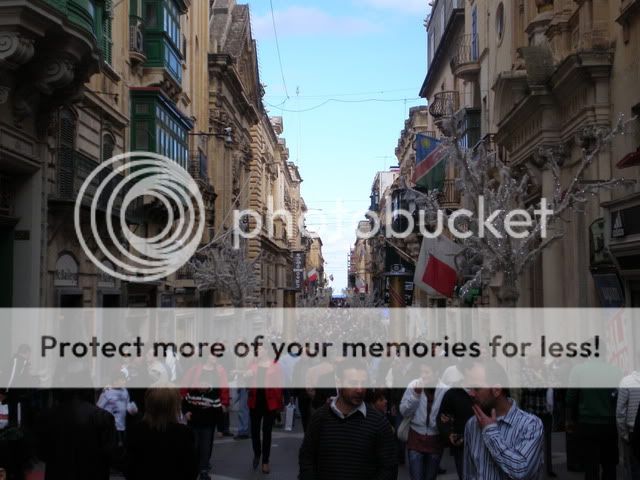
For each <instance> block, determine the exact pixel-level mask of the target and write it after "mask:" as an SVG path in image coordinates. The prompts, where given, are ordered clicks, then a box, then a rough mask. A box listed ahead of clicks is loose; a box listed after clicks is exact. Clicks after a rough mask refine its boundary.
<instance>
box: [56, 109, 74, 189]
mask: <svg viewBox="0 0 640 480" xmlns="http://www.w3.org/2000/svg"><path fill="white" fill-rule="evenodd" d="M59 128H60V131H59V134H58V195H60V197H62V198H73V193H74V188H73V187H74V185H73V178H74V155H73V147H74V144H75V135H76V118H75V116H74V115H73V113H72V112H70V111H69V110H62V111H61V112H60V123H59Z"/></svg>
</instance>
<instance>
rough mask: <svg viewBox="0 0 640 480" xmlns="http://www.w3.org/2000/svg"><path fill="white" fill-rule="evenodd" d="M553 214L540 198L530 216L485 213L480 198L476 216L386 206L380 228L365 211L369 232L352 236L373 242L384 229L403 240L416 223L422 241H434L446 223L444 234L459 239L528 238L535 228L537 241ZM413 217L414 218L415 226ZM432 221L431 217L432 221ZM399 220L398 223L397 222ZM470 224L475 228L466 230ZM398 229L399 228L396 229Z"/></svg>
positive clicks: (513, 212) (375, 218) (465, 211)
mask: <svg viewBox="0 0 640 480" xmlns="http://www.w3.org/2000/svg"><path fill="white" fill-rule="evenodd" d="M553 214H554V211H553V210H552V209H550V208H549V206H548V203H547V199H546V198H544V197H543V198H542V199H541V200H540V207H539V208H538V209H535V210H533V216H532V215H531V213H530V212H529V211H528V210H524V209H513V210H501V209H497V210H493V211H491V212H489V211H488V209H487V208H486V202H485V198H484V196H482V195H481V196H480V197H478V202H477V213H474V212H472V211H471V210H468V209H466V208H460V209H458V210H454V211H453V212H452V213H450V214H446V213H445V211H444V210H442V209H437V210H436V211H435V213H434V212H428V211H426V210H418V211H417V212H416V213H415V214H414V213H413V212H410V211H408V210H405V209H393V208H392V207H391V205H390V204H387V206H386V211H385V216H384V224H383V222H382V220H381V219H380V215H379V214H378V213H377V212H374V211H368V212H367V213H366V214H365V216H366V217H367V218H369V220H370V225H371V228H370V229H367V230H366V231H362V230H360V228H358V229H357V230H356V236H357V238H360V239H369V238H373V237H375V236H378V235H379V234H380V232H381V229H382V226H383V225H384V227H385V228H384V234H385V236H387V237H390V238H400V239H404V238H407V237H408V236H409V235H411V234H412V233H414V232H415V230H416V223H417V227H418V230H419V232H420V234H421V235H422V236H423V237H425V238H437V237H439V236H440V235H442V234H443V232H444V227H445V223H446V226H447V230H448V232H449V233H450V234H451V235H453V236H454V237H455V238H459V239H465V238H469V237H472V236H475V237H477V238H485V237H486V236H487V234H489V235H491V236H492V237H494V238H498V239H501V238H504V237H505V236H508V237H511V238H514V239H523V238H527V237H528V236H529V235H531V232H532V231H533V230H534V229H535V228H537V227H539V235H540V237H541V238H547V233H548V225H549V217H551V216H553ZM416 216H417V217H418V220H417V222H416V219H415V217H416ZM432 217H435V221H434V219H433V218H432ZM445 217H446V222H445ZM400 219H401V220H402V221H398V220H400ZM434 223H435V225H434ZM472 224H474V225H476V227H477V228H473V229H471V228H468V226H469V225H472ZM399 225H401V226H402V227H403V228H398V226H399ZM427 227H429V228H427Z"/></svg>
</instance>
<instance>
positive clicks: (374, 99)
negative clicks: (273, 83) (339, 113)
mask: <svg viewBox="0 0 640 480" xmlns="http://www.w3.org/2000/svg"><path fill="white" fill-rule="evenodd" d="M418 100H422V99H421V98H420V97H418V98H394V99H385V98H364V99H360V100H342V99H339V98H330V99H328V100H325V101H324V102H322V103H320V104H318V105H315V106H313V107H309V108H303V109H301V110H291V109H287V108H281V107H278V106H277V105H272V104H271V103H269V102H265V103H266V104H267V105H269V106H270V107H272V108H277V109H278V110H281V111H283V112H289V113H303V112H310V111H312V110H317V109H318V108H321V107H324V106H325V105H327V104H329V103H332V102H335V103H367V102H381V103H394V102H408V101H418Z"/></svg>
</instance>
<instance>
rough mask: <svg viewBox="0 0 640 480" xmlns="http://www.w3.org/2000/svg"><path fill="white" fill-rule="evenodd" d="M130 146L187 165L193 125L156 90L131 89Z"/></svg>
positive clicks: (185, 166) (183, 165) (184, 166)
mask: <svg viewBox="0 0 640 480" xmlns="http://www.w3.org/2000/svg"><path fill="white" fill-rule="evenodd" d="M131 103H132V106H133V107H132V112H133V122H132V125H133V128H132V133H131V142H132V149H133V150H138V151H150V152H153V153H157V154H160V155H164V156H166V157H168V158H171V159H172V160H173V161H174V162H176V163H177V164H179V165H180V166H182V167H183V168H185V169H186V168H187V163H188V160H189V146H188V145H189V142H188V132H189V130H191V129H192V128H193V125H192V124H191V123H190V121H189V120H188V119H186V118H185V117H184V116H183V115H182V114H181V113H180V112H179V111H178V110H177V109H176V107H175V105H174V104H173V103H172V102H171V101H170V100H168V99H166V98H165V97H164V96H163V95H162V94H161V93H160V92H159V91H134V92H132V98H131Z"/></svg>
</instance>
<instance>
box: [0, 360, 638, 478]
mask: <svg viewBox="0 0 640 480" xmlns="http://www.w3.org/2000/svg"><path fill="white" fill-rule="evenodd" d="M29 357H30V351H29V349H28V348H27V347H21V348H20V349H19V350H18V351H17V353H16V355H15V356H14V357H13V358H12V359H11V361H10V363H9V368H8V369H7V371H6V372H4V373H7V372H8V374H9V375H10V376H9V380H10V381H9V382H8V383H7V385H9V388H8V389H6V390H3V391H2V392H0V405H1V406H2V408H1V409H0V468H3V469H5V471H6V473H7V475H8V478H10V479H20V480H22V479H23V478H25V476H24V474H25V472H26V471H27V470H28V469H29V468H31V467H32V465H33V463H34V462H39V463H40V464H44V466H45V478H46V479H47V480H57V479H65V480H75V479H78V480H80V479H96V480H102V479H104V480H107V479H109V478H110V475H111V474H113V473H114V472H118V473H119V474H121V475H124V476H125V478H127V479H135V480H137V479H143V478H153V479H167V480H168V479H171V480H174V479H184V480H205V479H209V478H212V477H211V476H212V475H213V474H214V473H215V472H216V466H217V464H219V463H220V462H223V461H224V459H222V458H220V457H218V456H216V454H215V452H216V449H215V442H214V440H215V438H216V434H218V435H223V436H231V435H232V434H231V432H230V431H229V424H230V422H229V410H230V408H233V409H234V411H235V412H236V413H237V420H238V421H237V427H238V428H237V430H236V433H235V437H234V438H235V439H236V440H239V441H241V440H244V439H249V438H250V439H251V445H252V450H253V457H252V459H247V468H248V470H249V469H253V470H255V471H258V472H261V473H262V474H264V475H268V474H270V473H271V471H272V470H271V445H272V432H273V428H274V426H275V425H276V424H278V423H283V417H284V416H285V412H290V411H292V409H291V408H290V409H286V408H285V407H286V406H287V405H289V406H291V405H295V406H296V409H297V411H298V414H299V416H300V418H301V423H302V427H303V430H304V440H303V442H302V444H301V447H300V450H299V457H298V461H299V474H298V478H299V479H300V480H333V479H341V480H370V479H375V480H392V479H396V478H397V477H398V471H399V465H400V464H403V463H404V464H405V465H406V469H407V470H408V473H409V476H410V478H411V480H432V479H436V478H437V477H438V476H439V475H440V474H442V473H443V470H442V466H441V463H442V459H443V457H444V456H445V455H451V456H452V457H453V464H454V466H455V473H456V474H457V476H458V478H460V479H464V480H492V479H538V478H544V476H545V475H546V476H547V477H548V478H553V477H555V476H556V473H555V472H554V468H553V467H554V462H553V460H554V459H553V448H552V441H551V440H552V432H554V431H558V430H564V431H565V432H566V441H567V462H566V463H567V465H568V467H569V468H574V469H579V470H581V471H583V472H584V478H585V479H586V480H592V479H593V480H595V479H603V480H608V479H615V478H618V477H617V476H616V475H617V472H618V470H619V468H618V464H619V458H620V454H621V456H622V459H623V462H622V463H623V464H622V468H621V469H620V471H621V472H622V474H623V478H624V479H625V480H631V479H638V478H640V416H639V415H638V411H639V405H640V368H639V369H638V370H636V371H634V372H632V373H631V374H629V375H628V376H626V377H624V378H620V377H622V375H621V374H620V373H619V372H618V370H617V369H616V368H615V367H612V366H611V365H608V364H607V363H606V362H603V361H601V360H598V359H591V360H588V361H587V362H586V363H584V364H583V365H580V366H578V367H575V368H574V369H573V370H572V371H571V376H572V380H571V383H572V384H574V385H578V386H580V385H581V382H583V383H584V388H576V389H571V390H566V389H560V388H526V389H518V390H514V391H510V390H509V389H508V388H505V386H506V385H508V384H509V383H508V380H507V376H506V373H505V371H504V369H503V368H502V367H501V366H500V365H499V364H498V363H496V362H492V361H479V360H474V359H469V360H464V361H461V362H456V363H454V364H451V363H449V364H444V363H441V360H442V359H436V360H433V359H432V360H431V361H415V362H411V361H406V360H400V359H393V360H391V361H389V362H362V361H359V360H354V359H344V358H342V357H335V358H316V359H310V358H307V357H302V358H297V357H296V356H294V355H285V356H284V357H283V358H282V359H281V360H280V361H279V362H277V363H276V362H274V360H273V358H271V357H269V356H268V355H263V356H260V357H259V358H257V359H255V360H253V361H249V360H247V359H242V361H238V363H236V364H235V365H226V364H223V363H221V360H220V359H218V358H216V357H214V356H210V357H208V358H207V359H206V360H204V361H202V362H199V363H195V364H191V365H184V364H183V362H181V361H180V359H179V358H178V357H177V355H169V356H168V357H167V359H166V361H165V362H162V361H160V360H158V359H155V358H152V357H148V358H147V359H146V362H145V361H144V360H142V361H136V362H132V363H128V364H126V365H123V367H122V369H120V370H118V371H117V372H114V374H113V376H112V381H111V384H110V385H109V387H108V388H105V389H103V390H101V391H96V390H94V389H77V388H76V389H64V390H57V391H55V392H54V393H55V394H54V395H49V396H48V397H46V398H45V396H44V395H43V393H44V392H42V391H34V390H29V389H27V388H25V385H27V384H28V383H29V382H28V376H29V375H30V374H31V373H30V363H29ZM639 360H640V359H639ZM549 368H550V367H549V366H547V365H544V364H543V363H541V362H540V363H534V362H530V363H529V364H527V365H525V366H524V367H523V372H522V374H523V376H524V378H525V382H527V384H531V385H535V384H540V381H539V380H540V378H536V376H538V377H539V376H540V375H545V374H547V373H548V372H547V371H546V370H547V369H549ZM594 372H595V373H594ZM595 374H597V375H602V376H604V377H606V378H609V379H611V378H613V376H616V377H617V378H620V387H619V388H618V389H606V388H588V387H589V386H591V385H592V383H593V375H595ZM66 375H67V377H68V378H66V379H64V380H65V381H71V384H75V385H80V384H83V385H89V384H90V378H89V374H88V371H82V370H81V371H76V372H68V373H66ZM142 376H148V381H149V384H153V388H148V389H139V388H131V387H130V386H129V385H130V383H131V382H132V380H133V379H136V380H140V378H141V377H142ZM382 379H383V380H384V382H383V383H387V384H389V385H392V386H394V387H395V386H397V385H406V388H401V389H400V388H378V389H367V388H366V386H367V385H370V384H372V383H376V384H380V383H381V381H380V380H382ZM61 381H62V380H61ZM175 383H180V385H182V386H183V388H181V389H178V388H176V387H175V386H174V385H175ZM290 383H292V384H294V385H296V386H297V387H300V385H305V386H306V388H295V389H286V388H285V389H282V388H274V386H275V385H287V384H290ZM319 385H320V386H321V387H322V388H318V386H319ZM328 385H335V387H331V388H327V386H328ZM434 385H435V387H434ZM463 385H465V386H469V385H480V386H482V388H480V387H478V388H468V387H463ZM49 393H50V392H49ZM619 447H620V448H619ZM289 454H290V453H289ZM0 472H1V470H0ZM274 473H275V476H274V477H275V478H283V477H281V476H279V475H278V474H277V472H274ZM450 473H453V472H450Z"/></svg>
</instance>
